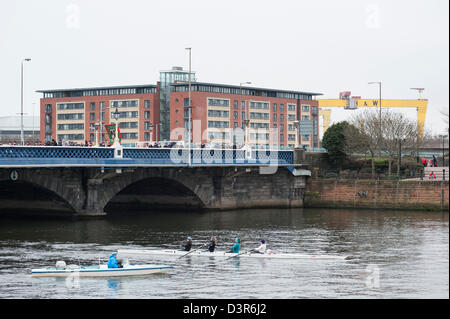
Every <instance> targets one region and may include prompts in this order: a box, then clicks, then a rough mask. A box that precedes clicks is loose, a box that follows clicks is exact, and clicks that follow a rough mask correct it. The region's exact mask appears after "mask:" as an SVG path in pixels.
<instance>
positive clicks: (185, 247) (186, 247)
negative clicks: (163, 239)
mask: <svg viewBox="0 0 450 319" xmlns="http://www.w3.org/2000/svg"><path fill="white" fill-rule="evenodd" d="M181 247H183V248H182V250H184V251H190V250H191V248H192V238H191V237H188V238H187V239H186V243H185V244H184V245H181Z"/></svg>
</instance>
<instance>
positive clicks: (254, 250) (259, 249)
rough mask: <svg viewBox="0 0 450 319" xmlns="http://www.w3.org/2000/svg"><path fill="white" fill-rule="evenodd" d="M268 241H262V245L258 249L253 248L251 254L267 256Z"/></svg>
mask: <svg viewBox="0 0 450 319" xmlns="http://www.w3.org/2000/svg"><path fill="white" fill-rule="evenodd" d="M266 248H267V246H266V241H265V240H264V239H261V244H260V245H259V247H258V248H253V249H252V250H250V253H256V254H265V253H266Z"/></svg>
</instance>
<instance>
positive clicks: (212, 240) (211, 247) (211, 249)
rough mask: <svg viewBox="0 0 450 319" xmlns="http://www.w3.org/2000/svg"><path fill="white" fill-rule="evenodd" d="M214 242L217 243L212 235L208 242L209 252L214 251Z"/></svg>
mask: <svg viewBox="0 0 450 319" xmlns="http://www.w3.org/2000/svg"><path fill="white" fill-rule="evenodd" d="M216 244H217V239H216V236H212V237H211V240H210V241H209V244H208V251H209V252H210V253H213V252H214V249H215V248H216Z"/></svg>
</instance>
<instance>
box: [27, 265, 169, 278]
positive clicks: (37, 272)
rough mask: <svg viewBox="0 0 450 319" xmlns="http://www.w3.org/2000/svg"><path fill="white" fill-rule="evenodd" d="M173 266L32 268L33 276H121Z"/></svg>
mask: <svg viewBox="0 0 450 319" xmlns="http://www.w3.org/2000/svg"><path fill="white" fill-rule="evenodd" d="M172 268H173V267H172V266H167V265H163V266H159V265H124V266H123V267H122V268H108V266H107V265H98V266H88V267H83V266H81V267H80V266H78V265H72V266H71V265H69V266H68V267H58V268H56V267H47V268H39V269H32V270H31V276H32V277H68V276H79V277H121V276H142V275H150V274H155V273H166V272H168V271H169V270H170V269H172Z"/></svg>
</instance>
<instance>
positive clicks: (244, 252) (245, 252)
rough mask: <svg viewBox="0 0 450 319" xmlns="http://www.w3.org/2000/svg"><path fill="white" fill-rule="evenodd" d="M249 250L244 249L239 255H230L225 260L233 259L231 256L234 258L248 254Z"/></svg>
mask: <svg viewBox="0 0 450 319" xmlns="http://www.w3.org/2000/svg"><path fill="white" fill-rule="evenodd" d="M248 252H249V250H247V251H243V252H242V253H239V254H237V255H234V256H231V257H228V258H226V259H225V260H228V259H231V258H234V257H237V256H240V255H243V254H247V253H248Z"/></svg>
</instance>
